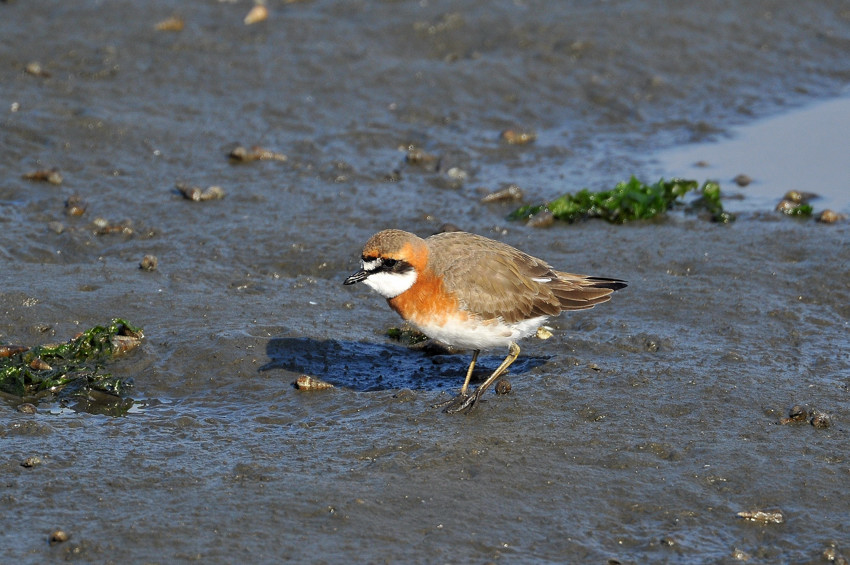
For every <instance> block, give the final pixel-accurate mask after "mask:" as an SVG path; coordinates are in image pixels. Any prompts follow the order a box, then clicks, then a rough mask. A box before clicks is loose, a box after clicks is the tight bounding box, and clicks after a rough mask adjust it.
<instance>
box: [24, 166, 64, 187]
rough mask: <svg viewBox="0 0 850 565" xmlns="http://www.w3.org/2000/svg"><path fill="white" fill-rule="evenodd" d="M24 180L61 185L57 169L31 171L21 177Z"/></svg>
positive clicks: (60, 176) (60, 177)
mask: <svg viewBox="0 0 850 565" xmlns="http://www.w3.org/2000/svg"><path fill="white" fill-rule="evenodd" d="M23 178H24V180H31V181H37V182H49V183H50V184H62V175H61V174H59V169H42V170H39V171H32V172H30V173H26V174H25V175H24V176H23Z"/></svg>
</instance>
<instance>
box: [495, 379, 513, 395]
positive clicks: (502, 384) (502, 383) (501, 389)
mask: <svg viewBox="0 0 850 565" xmlns="http://www.w3.org/2000/svg"><path fill="white" fill-rule="evenodd" d="M509 392H511V381H509V380H508V379H499V380H498V381H497V382H496V394H508V393H509Z"/></svg>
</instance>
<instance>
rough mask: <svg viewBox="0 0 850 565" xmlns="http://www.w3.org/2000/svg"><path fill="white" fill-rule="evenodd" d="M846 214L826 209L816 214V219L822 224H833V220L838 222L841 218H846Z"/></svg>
mask: <svg viewBox="0 0 850 565" xmlns="http://www.w3.org/2000/svg"><path fill="white" fill-rule="evenodd" d="M846 219H847V216H846V215H845V214H839V213H838V212H835V211H834V210H830V209H826V210H824V211H823V212H821V213H820V215H819V216H818V221H819V222H820V223H822V224H834V223H835V222H840V221H841V220H846Z"/></svg>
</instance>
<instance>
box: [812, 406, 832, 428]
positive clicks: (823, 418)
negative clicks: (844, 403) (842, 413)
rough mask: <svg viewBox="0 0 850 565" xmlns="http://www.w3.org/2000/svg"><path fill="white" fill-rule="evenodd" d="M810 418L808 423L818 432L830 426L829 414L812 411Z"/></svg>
mask: <svg viewBox="0 0 850 565" xmlns="http://www.w3.org/2000/svg"><path fill="white" fill-rule="evenodd" d="M811 416H812V418H811V420H809V422H811V424H812V425H813V426H814V427H816V428H817V429H819V430H824V429H826V428H828V427H829V426H830V425H831V424H832V421H831V419H830V417H829V414H827V413H826V412H823V411H821V410H817V409H815V410H812V414H811Z"/></svg>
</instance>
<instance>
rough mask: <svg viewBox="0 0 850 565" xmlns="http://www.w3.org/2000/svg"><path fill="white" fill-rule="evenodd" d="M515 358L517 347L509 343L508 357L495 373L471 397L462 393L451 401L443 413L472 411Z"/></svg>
mask: <svg viewBox="0 0 850 565" xmlns="http://www.w3.org/2000/svg"><path fill="white" fill-rule="evenodd" d="M476 353H477V352H476ZM517 357H519V346H518V345H517V344H515V343H513V342H511V344H510V346H509V347H508V356H507V357H505V360H504V361H502V364H501V365H499V366H498V368H496V370H495V371H493V374H492V375H490V376H489V377H487V380H486V381H484V382H483V383H481V384H480V385H478V388H476V389H475V392H473V393H472V394H471V395H469V396H467V395H466V394H464V392H463V391H462V392H461V394H460V395H458V396H457V397H455V398H453V399H452V401H451V403H450V404H449V405H448V406H447V407H446V408H445V409H443V412H446V413H447V414H455V413H457V412H467V411H469V410H472V408H473V407H474V406H475V404H476V403H477V402H478V400H479V399H480V398H481V395H483V394H484V392H485V391H486V390H487V388H489V387H490V385H492V384H493V383H494V382H496V379H498V378H499V377H501V376H502V375H503V374H504V373H505V371H507V370H508V367H510V366H511V363H513V362H514V361H516V359H517ZM473 362H474V359H473ZM465 388H466V385H464V389H465Z"/></svg>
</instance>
